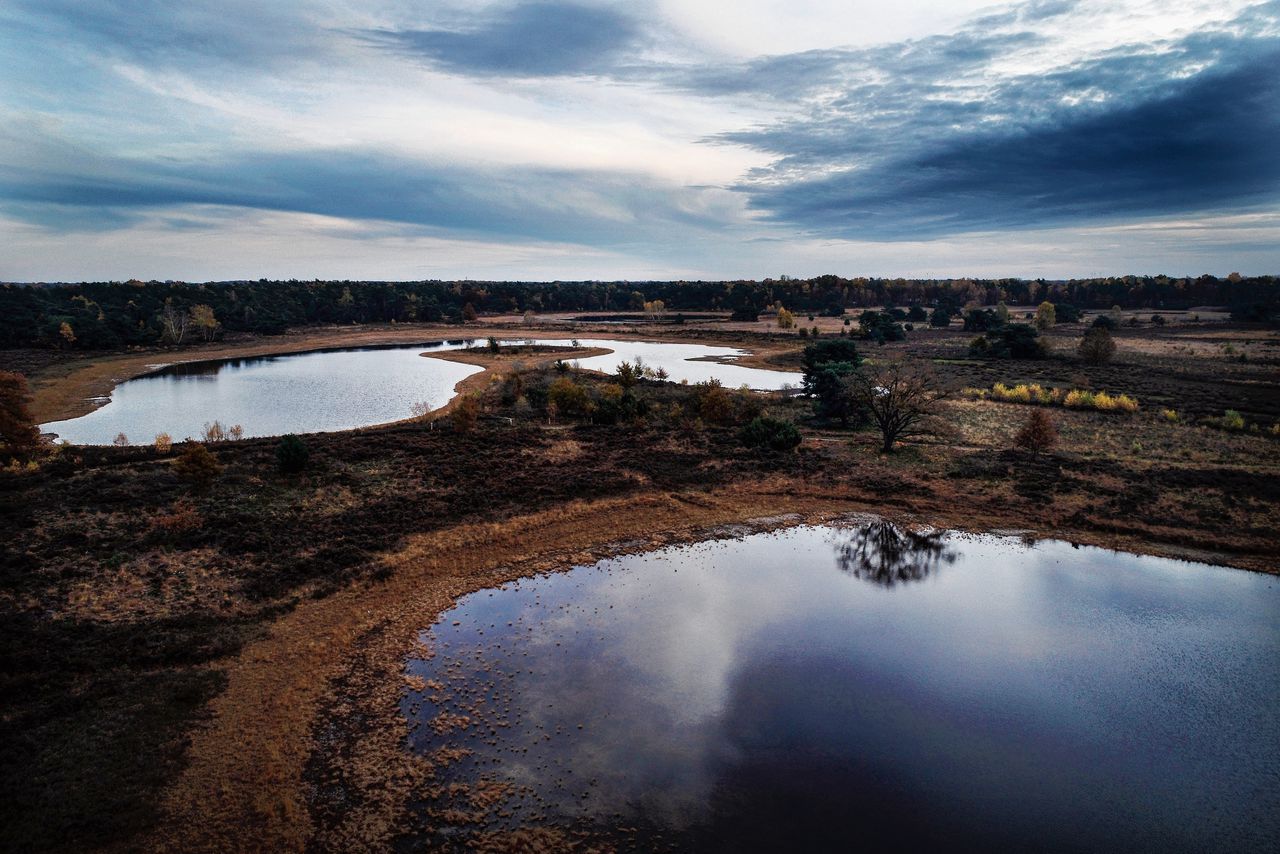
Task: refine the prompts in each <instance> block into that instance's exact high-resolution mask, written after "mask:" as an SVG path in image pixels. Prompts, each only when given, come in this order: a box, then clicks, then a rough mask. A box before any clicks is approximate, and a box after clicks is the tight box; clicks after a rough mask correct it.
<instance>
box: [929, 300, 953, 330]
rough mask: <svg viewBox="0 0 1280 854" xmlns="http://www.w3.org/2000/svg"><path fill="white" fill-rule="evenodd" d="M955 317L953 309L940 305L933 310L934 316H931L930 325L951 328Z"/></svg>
mask: <svg viewBox="0 0 1280 854" xmlns="http://www.w3.org/2000/svg"><path fill="white" fill-rule="evenodd" d="M953 316H954V312H952V311H951V309H949V308H947V307H946V306H943V305H940V306H938V307H937V308H935V309H934V310H933V313H932V314H930V315H929V325H930V326H937V327H942V326H950V325H951V318H952V317H953Z"/></svg>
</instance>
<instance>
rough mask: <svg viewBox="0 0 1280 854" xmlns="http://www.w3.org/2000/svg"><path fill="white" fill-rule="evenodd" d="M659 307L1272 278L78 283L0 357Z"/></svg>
mask: <svg viewBox="0 0 1280 854" xmlns="http://www.w3.org/2000/svg"><path fill="white" fill-rule="evenodd" d="M659 300H660V301H661V302H662V303H663V304H664V305H665V308H666V310H667V311H669V312H672V313H673V314H672V315H671V316H670V319H671V320H675V321H678V320H679V319H680V318H679V312H699V311H731V312H733V313H734V316H735V317H738V318H740V319H754V318H755V316H756V315H757V314H758V313H759V312H761V311H763V310H764V309H765V308H767V307H769V306H779V307H785V308H787V309H788V310H790V311H793V312H803V313H807V314H823V315H828V316H839V315H840V314H842V313H843V312H844V311H845V310H846V309H850V308H866V307H873V306H913V305H918V306H930V307H938V306H943V307H947V308H949V309H951V310H953V311H958V310H959V309H960V308H962V307H965V306H970V307H972V306H981V305H988V306H994V305H996V304H998V303H1000V302H1006V303H1009V304H1014V305H1036V304H1039V303H1040V302H1042V301H1046V300H1048V301H1052V302H1054V303H1055V304H1058V305H1071V306H1075V307H1076V308H1079V309H1109V308H1112V307H1113V306H1119V307H1121V308H1124V309H1153V310H1160V309H1164V310H1185V309H1189V308H1194V307H1197V306H1222V307H1228V308H1230V309H1231V312H1232V317H1233V319H1235V320H1241V321H1274V320H1275V319H1276V318H1277V317H1280V277H1276V276H1256V277H1246V276H1241V275H1239V274H1238V273H1232V274H1231V275H1229V276H1226V277H1223V278H1219V277H1216V276H1210V275H1203V276H1199V277H1197V278H1187V277H1183V278H1175V277H1169V276H1119V277H1106V278H1093V279H1071V280H1066V281H1049V280H1045V279H1035V280H1029V279H901V278H896V279H884V278H864V277H857V278H842V277H840V276H836V275H824V276H818V277H815V278H811V279H800V278H791V277H788V276H782V277H780V278H777V279H764V280H762V281H716V282H705V281H653V282H635V281H631V282H599V281H586V282H482V281H455V282H446V281H419V282H377V281H368V282H354V281H318V280H317V281H299V280H296V279H290V280H287V281H272V280H267V279H259V280H256V281H235V282H208V283H200V284H195V283H187V282H172V281H166V282H159V281H149V282H143V281H138V280H130V281H127V282H83V283H76V284H16V283H10V284H4V285H0V348H6V349H7V348H18V347H41V348H57V349H73V350H101V349H112V348H119V347H125V346H134V345H153V344H161V343H175V342H177V341H181V340H184V339H191V338H197V337H205V338H207V339H213V338H216V337H219V336H220V335H221V334H222V333H223V332H224V331H230V332H253V333H258V334H267V335H270V334H280V333H283V332H284V331H285V330H286V329H288V328H290V327H299V326H308V325H312V324H349V323H392V322H397V323H412V322H441V321H444V322H459V323H460V322H463V321H464V320H469V319H474V317H475V316H476V315H477V314H479V313H484V314H510V313H525V312H533V313H535V314H536V313H541V312H572V311H638V310H642V309H643V308H644V305H645V303H646V302H652V301H659Z"/></svg>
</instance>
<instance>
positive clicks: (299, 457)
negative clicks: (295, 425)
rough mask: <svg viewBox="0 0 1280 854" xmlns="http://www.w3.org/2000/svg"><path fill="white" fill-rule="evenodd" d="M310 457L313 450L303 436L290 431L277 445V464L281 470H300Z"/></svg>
mask: <svg viewBox="0 0 1280 854" xmlns="http://www.w3.org/2000/svg"><path fill="white" fill-rule="evenodd" d="M310 459H311V451H310V450H309V449H308V448H307V443H306V442H304V441H303V440H302V437H301V436H295V435H294V434H293V433H290V434H288V435H287V436H281V437H280V444H278V445H276V466H277V467H278V468H279V469H280V471H282V472H284V473H285V474H292V473H294V472H300V471H302V470H303V469H304V468H306V467H307V462H308V461H309V460H310Z"/></svg>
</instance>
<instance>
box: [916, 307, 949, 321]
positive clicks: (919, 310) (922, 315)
mask: <svg viewBox="0 0 1280 854" xmlns="http://www.w3.org/2000/svg"><path fill="white" fill-rule="evenodd" d="M928 317H929V314H928V312H926V311H925V310H924V307H923V306H918V305H913V306H911V308H910V309H909V310H908V311H907V320H910V321H911V322H912V323H921V322H922V321H924V320H927V319H928ZM948 320H949V318H948Z"/></svg>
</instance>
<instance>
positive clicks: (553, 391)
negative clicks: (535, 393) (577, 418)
mask: <svg viewBox="0 0 1280 854" xmlns="http://www.w3.org/2000/svg"><path fill="white" fill-rule="evenodd" d="M547 403H548V404H550V405H552V406H554V407H555V408H556V412H558V413H560V414H562V415H585V414H586V413H587V410H588V409H589V408H590V404H591V400H590V398H588V397H587V391H586V389H584V388H583V387H582V386H580V385H578V384H577V383H575V382H574V381H573V380H571V379H569V378H568V377H561V378H560V379H558V380H556V381H555V382H553V383H552V384H551V385H550V386H549V387H548V388H547Z"/></svg>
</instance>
